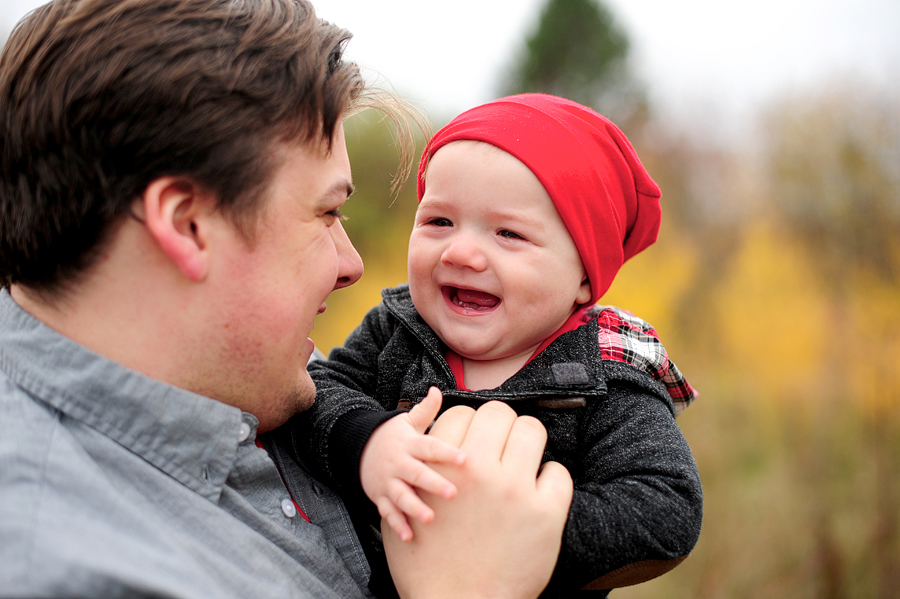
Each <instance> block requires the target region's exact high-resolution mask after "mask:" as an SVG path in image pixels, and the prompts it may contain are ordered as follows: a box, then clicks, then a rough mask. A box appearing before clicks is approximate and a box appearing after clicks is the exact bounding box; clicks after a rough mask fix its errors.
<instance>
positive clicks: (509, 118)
mask: <svg viewBox="0 0 900 599" xmlns="http://www.w3.org/2000/svg"><path fill="white" fill-rule="evenodd" d="M460 140H471V141H482V142H485V143H489V144H491V145H493V146H496V147H498V148H500V149H501V150H503V151H504V152H507V153H509V154H512V155H513V156H515V157H516V158H517V159H518V160H519V161H521V162H522V163H523V164H525V166H527V167H528V168H529V169H531V172H533V173H534V174H535V175H536V176H537V178H538V180H540V182H541V184H542V185H543V186H544V189H546V190H547V193H549V194H550V198H551V199H552V200H553V204H554V205H555V206H556V210H557V211H558V212H559V215H560V216H561V217H562V220H563V222H564V223H565V225H566V228H567V229H568V230H569V234H571V235H572V239H573V240H574V241H575V247H576V248H578V253H579V254H580V255H581V261H582V263H583V264H584V268H585V270H586V271H587V274H588V278H589V279H590V282H591V303H595V302H597V300H599V299H600V297H602V296H603V294H604V293H606V290H607V289H609V286H610V285H611V284H612V282H613V279H614V278H615V276H616V273H617V272H618V271H619V268H621V266H622V264H623V263H624V262H625V261H626V260H628V259H629V258H631V257H632V256H634V255H635V254H637V253H638V252H640V251H641V250H643V249H644V248H646V247H648V246H649V245H651V244H652V243H653V242H655V241H656V236H657V233H658V231H659V223H660V217H661V212H660V206H659V197H660V195H661V194H660V190H659V187H658V186H657V185H656V183H654V181H653V179H651V178H650V175H648V174H647V171H646V170H645V169H644V167H643V165H642V164H641V162H640V160H639V159H638V157H637V154H636V153H635V151H634V148H632V147H631V144H630V143H629V142H628V139H626V137H625V135H624V134H623V133H622V132H621V131H620V130H619V128H618V127H616V126H615V125H614V124H613V123H612V122H610V121H609V120H608V119H606V118H605V117H603V116H601V115H599V114H597V113H596V112H594V111H593V110H591V109H589V108H586V107H585V106H582V105H581V104H577V103H575V102H572V101H570V100H566V99H564V98H558V97H556V96H548V95H544V94H523V95H518V96H509V97H507V98H501V99H499V100H495V101H493V102H488V103H487V104H483V105H481V106H478V107H476V108H473V109H471V110H468V111H466V112H463V113H462V114H460V115H459V116H457V117H456V118H455V119H453V120H452V121H450V123H448V124H447V126H445V127H444V128H442V129H441V130H440V131H438V132H437V133H436V134H435V135H434V137H432V138H431V141H430V142H429V143H428V145H427V147H426V148H425V152H424V153H423V154H422V159H421V161H420V162H419V175H418V194H419V201H421V200H422V195H423V194H424V193H425V169H426V166H427V165H428V162H429V160H430V159H431V157H432V156H433V155H434V153H435V152H437V151H438V150H439V149H440V148H441V147H442V146H444V145H446V144H448V143H450V142H453V141H460Z"/></svg>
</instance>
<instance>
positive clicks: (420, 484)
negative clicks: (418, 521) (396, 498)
mask: <svg viewBox="0 0 900 599" xmlns="http://www.w3.org/2000/svg"><path fill="white" fill-rule="evenodd" d="M398 477H399V478H400V479H401V480H403V481H404V482H406V483H407V484H408V485H410V486H412V487H415V488H417V489H420V490H422V491H425V492H427V493H431V494H432V495H437V496H438V497H443V498H444V499H453V498H454V497H456V485H454V484H453V483H451V482H450V481H449V480H447V479H446V478H444V477H443V476H441V475H440V474H438V473H437V472H436V471H435V470H433V469H432V468H429V467H428V465H427V464H425V463H424V462H420V461H418V460H409V461H406V462H405V463H404V464H403V465H402V467H401V468H400V470H399V471H398ZM411 492H412V494H413V495H414V496H415V498H416V500H417V501H419V502H420V503H421V500H419V497H418V495H416V494H415V492H414V491H411ZM392 499H393V497H392ZM422 505H425V504H424V503H422ZM400 509H402V510H403V511H404V512H406V513H407V514H409V512H408V511H407V510H406V509H404V508H402V507H401V508H400Z"/></svg>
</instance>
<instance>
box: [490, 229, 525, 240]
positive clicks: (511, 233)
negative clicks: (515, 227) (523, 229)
mask: <svg viewBox="0 0 900 599" xmlns="http://www.w3.org/2000/svg"><path fill="white" fill-rule="evenodd" d="M497 235H499V236H500V237H506V238H507V239H525V238H524V237H522V236H521V235H519V234H518V233H516V232H515V231H510V230H509V229H503V230H501V231H500V232H498V233H497Z"/></svg>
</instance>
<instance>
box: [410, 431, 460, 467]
mask: <svg viewBox="0 0 900 599" xmlns="http://www.w3.org/2000/svg"><path fill="white" fill-rule="evenodd" d="M409 454H410V455H411V456H412V457H414V458H416V459H417V460H421V461H423V462H431V463H435V464H454V465H456V466H461V465H462V464H463V462H465V461H466V452H464V451H463V450H462V449H460V448H459V447H456V446H454V445H451V444H449V443H447V442H446V441H443V440H441V439H438V438H437V437H432V436H429V435H422V436H420V437H419V438H417V439H415V440H414V441H413V442H411V443H410V446H409Z"/></svg>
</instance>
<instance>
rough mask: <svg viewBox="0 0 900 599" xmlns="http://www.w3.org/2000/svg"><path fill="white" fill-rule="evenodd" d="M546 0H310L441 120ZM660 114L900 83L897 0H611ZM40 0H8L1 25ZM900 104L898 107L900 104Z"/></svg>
mask: <svg viewBox="0 0 900 599" xmlns="http://www.w3.org/2000/svg"><path fill="white" fill-rule="evenodd" d="M544 1H545V0H455V1H454V2H432V1H430V0H313V3H314V5H315V6H316V8H317V11H318V13H319V15H320V16H321V17H323V18H326V19H328V20H330V21H333V22H335V23H337V24H339V25H341V26H342V27H346V28H348V29H350V30H351V31H352V32H353V33H354V39H353V41H352V42H351V43H350V46H349V50H348V56H349V57H350V58H352V59H354V60H356V61H357V62H359V63H360V64H361V65H362V66H363V67H365V68H366V69H367V70H368V71H370V72H371V73H372V75H371V76H375V75H374V74H375V73H377V74H379V75H380V76H381V77H382V78H383V79H384V80H387V81H388V82H389V83H390V84H391V85H392V86H393V87H394V88H395V89H396V90H397V91H398V92H399V93H401V94H402V95H404V96H406V97H408V98H410V99H411V100H413V101H414V102H417V103H418V104H419V105H421V106H422V107H424V108H425V109H426V110H428V111H429V113H430V114H431V115H432V117H433V118H434V119H435V120H436V121H438V120H443V119H447V118H449V117H451V116H453V115H454V114H456V113H457V112H459V111H461V110H464V109H466V108H469V107H471V106H473V105H475V104H478V103H481V102H484V101H486V100H489V99H491V98H493V97H494V96H495V94H496V81H497V76H498V73H500V72H501V71H502V70H503V69H504V68H505V67H506V66H507V65H509V64H510V62H511V60H512V57H513V56H514V54H515V53H516V51H517V50H519V49H520V48H521V46H522V45H523V44H524V40H525V38H526V36H527V35H528V33H529V32H531V31H532V30H533V28H534V26H535V25H536V23H537V18H538V14H539V11H540V9H541V7H542V6H543V4H544ZM605 2H606V5H607V6H608V7H609V8H610V9H611V10H612V12H613V14H614V15H615V17H616V19H617V20H618V21H619V22H620V23H621V24H622V25H623V26H624V28H625V30H626V32H627V33H628V35H629V38H630V39H631V41H632V51H633V52H632V53H633V59H634V64H635V68H636V72H637V73H638V75H639V76H640V77H641V78H642V79H643V80H644V81H645V82H646V83H647V84H648V88H649V91H650V94H651V99H652V102H653V105H654V106H655V107H656V108H657V109H658V110H660V111H661V112H662V114H663V116H668V117H678V118H681V119H702V118H710V115H718V118H719V119H720V120H721V121H722V122H724V123H729V122H740V121H741V120H742V119H744V118H745V117H746V116H747V115H748V114H749V113H750V112H751V111H752V109H753V108H754V107H756V106H758V105H759V102H760V101H764V100H766V99H767V98H770V97H772V96H773V95H778V94H781V93H786V92H790V91H793V90H798V89H802V88H803V87H806V86H809V85H811V84H815V83H817V82H821V81H824V80H829V79H831V78H835V77H848V76H852V77H855V78H857V79H860V80H862V81H864V82H874V83H875V84H878V85H883V86H889V87H890V88H891V89H893V90H895V91H896V89H897V87H898V86H900V83H898V81H900V0H755V1H754V2H753V3H750V2H740V3H739V2H728V1H727V0H679V1H677V2H673V1H672V0H605ZM42 3H43V0H0V31H2V30H9V29H11V28H12V26H13V25H14V24H15V22H16V21H18V19H19V18H21V17H22V16H23V15H24V14H25V13H26V12H27V11H28V10H30V9H32V8H34V7H36V6H38V5H40V4H42ZM898 109H900V107H898Z"/></svg>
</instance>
